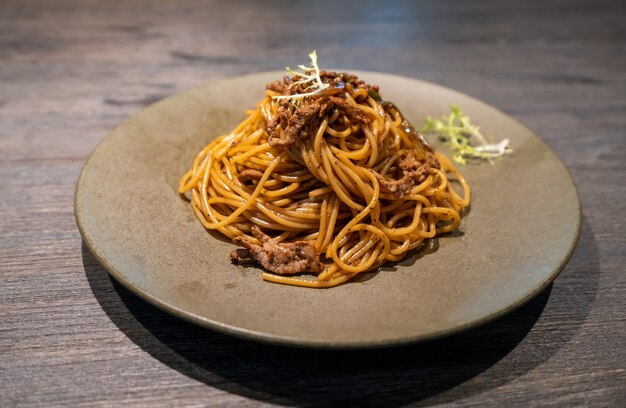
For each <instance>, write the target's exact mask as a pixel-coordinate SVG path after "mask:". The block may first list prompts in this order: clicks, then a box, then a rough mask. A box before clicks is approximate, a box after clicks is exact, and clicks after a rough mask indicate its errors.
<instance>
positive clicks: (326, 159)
mask: <svg viewBox="0 0 626 408" xmlns="http://www.w3.org/2000/svg"><path fill="white" fill-rule="evenodd" d="M313 62H314V69H315V70H314V69H313V68H304V67H303V68H304V69H305V73H293V75H292V76H291V77H285V78H284V79H283V80H282V81H276V82H273V83H271V84H268V86H267V90H266V95H265V97H264V98H263V100H262V101H261V102H260V103H259V104H258V106H257V107H256V109H254V110H251V111H248V112H247V118H246V119H245V120H244V121H243V122H241V123H240V124H239V125H237V127H236V128H235V129H234V130H233V131H232V132H230V133H229V134H226V135H223V136H220V137H218V138H216V139H214V140H213V141H212V142H210V143H209V144H208V145H207V146H206V147H205V148H204V149H202V151H200V152H199V153H198V155H197V156H196V157H195V159H194V161H193V165H192V167H191V169H190V170H189V171H187V173H185V175H184V176H183V177H182V179H181V181H180V185H179V192H180V193H181V194H185V196H186V197H187V198H188V199H189V201H190V204H191V206H192V208H193V210H194V211H195V213H196V215H197V216H198V219H199V220H200V222H201V223H202V225H204V227H205V228H206V229H209V230H217V231H219V232H220V233H222V234H223V235H225V236H227V237H229V238H231V239H232V240H233V242H235V243H237V244H239V245H241V246H243V247H244V248H243V249H239V250H236V251H234V252H233V253H232V254H231V258H232V259H233V261H234V262H237V263H244V262H254V263H258V264H261V266H263V267H264V268H265V269H266V271H265V272H264V273H263V278H264V279H265V280H267V281H271V282H276V283H283V284H290V285H298V286H306V287H317V288H320V287H331V286H336V285H338V284H341V283H343V282H346V281H347V280H349V279H350V278H352V277H353V276H355V275H357V274H359V273H362V272H366V271H371V270H374V269H376V268H377V267H379V266H380V265H381V264H383V263H384V262H387V261H391V262H394V261H399V260H401V259H403V258H404V257H405V256H406V255H407V253H409V252H410V251H411V250H413V249H415V248H418V247H419V246H420V245H422V243H423V242H424V241H425V240H427V239H428V238H433V237H434V236H436V235H438V234H443V233H446V232H450V231H453V230H455V229H456V228H457V227H458V225H459V223H460V220H461V216H462V214H463V211H464V209H465V208H467V207H468V205H469V199H470V188H469V186H468V184H467V182H466V181H465V179H464V178H463V176H462V175H461V174H460V173H459V172H458V171H457V169H456V168H455V167H454V165H453V164H452V163H451V161H450V160H449V159H448V158H446V157H445V156H443V155H441V154H440V153H438V152H435V151H434V150H433V149H432V148H431V147H430V146H429V145H428V144H427V143H426V141H425V140H424V139H423V138H422V137H421V136H420V135H419V133H418V132H416V131H415V130H414V129H413V127H411V125H410V124H409V123H408V122H407V121H406V119H405V118H404V117H403V116H402V114H401V113H400V111H399V110H398V109H397V108H396V107H395V106H394V105H393V104H391V103H388V102H384V101H382V99H381V98H380V96H379V94H378V87H377V86H374V85H369V84H366V83H365V82H363V81H361V80H359V79H358V78H357V77H356V76H354V75H350V74H345V73H344V74H340V73H334V72H324V71H322V72H320V71H319V70H316V69H317V66H316V64H315V61H313ZM313 76H314V78H313ZM311 78H313V79H311ZM453 181H456V184H458V185H460V187H461V189H462V194H459V193H458V192H457V191H456V189H455V187H454V186H453ZM303 273H309V274H314V275H317V276H316V278H315V279H311V278H309V277H307V276H302V274H303ZM287 275H298V276H287Z"/></svg>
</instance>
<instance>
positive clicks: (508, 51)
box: [0, 0, 626, 407]
mask: <svg viewBox="0 0 626 408" xmlns="http://www.w3.org/2000/svg"><path fill="white" fill-rule="evenodd" d="M308 3H311V4H310V5H308ZM383 3H384V2H379V1H366V2H353V3H350V4H347V3H342V2H341V3H340V2H331V1H321V2H298V1H295V0H294V1H290V2H284V3H279V2H263V3H261V2H254V1H249V2H238V1H227V2H222V3H218V2H206V3H202V4H201V3H199V2H195V1H179V2H162V3H160V2H148V1H133V2H123V1H89V2H82V1H55V2H47V1H41V2H30V1H7V0H5V1H2V2H0V197H1V199H0V232H1V235H0V279H1V280H0V395H1V400H0V405H3V406H34V405H56V406H81V405H110V406H119V405H122V404H129V405H131V406H144V405H146V406H147V405H149V406H235V405H237V406H257V405H266V404H267V405H271V404H278V405H314V406H318V405H319V406H400V405H406V404H408V405H416V406H421V405H431V404H451V405H459V406H522V407H525V406H529V405H547V406H572V405H578V406H580V405H583V406H594V407H598V406H618V405H620V404H623V403H624V398H626V279H625V277H624V272H625V271H624V269H625V268H624V265H625V264H626V239H625V237H626V234H625V233H624V231H625V230H626V222H624V216H625V215H626V204H625V202H626V182H625V181H624V176H626V172H625V170H626V165H625V164H624V163H626V161H625V159H624V158H625V157H626V40H625V39H626V23H625V22H626V6H625V5H626V3H624V2H620V1H598V0H596V1H589V2H577V3H576V4H573V3H572V2H570V1H556V2H549V4H545V2H543V1H533V2H519V3H518V2H511V3H504V2H501V1H496V0H494V1H472V2H463V1H455V2H445V4H444V2H438V1H426V2H420V4H414V3H412V2H408V1H404V2H397V3H395V2H394V3H393V5H387V6H385V5H383ZM314 48H317V50H318V53H319V55H320V60H321V61H322V63H323V65H327V66H335V67H345V68H353V69H362V70H373V71H382V72H390V73H395V74H401V75H407V76H412V77H417V78H421V79H424V80H427V81H432V82H436V83H440V84H442V85H445V86H448V87H451V88H454V89H458V90H460V91H462V92H464V93H467V94H470V95H473V96H475V97H477V98H479V99H482V100H484V101H486V102H487V103H490V104H492V105H495V106H497V107H499V108H500V109H502V110H503V111H505V112H507V113H508V114H510V115H512V116H514V117H515V118H517V119H519V120H520V121H521V122H523V123H524V124H526V125H527V126H528V127H530V128H531V129H533V130H534V131H535V132H536V133H537V134H539V135H540V136H541V137H542V138H544V140H545V141H546V142H547V143H548V144H549V145H550V146H551V147H552V148H553V149H554V150H555V151H556V152H557V154H558V155H559V156H560V157H561V158H562V159H563V161H564V162H565V164H566V165H567V166H568V167H569V169H570V170H571V172H572V175H573V177H574V179H575V181H576V183H577V185H578V187H579V189H580V195H581V198H582V202H583V213H584V216H583V225H582V234H581V237H580V242H579V244H578V247H577V249H576V252H575V253H574V255H573V257H572V259H571V260H570V262H569V264H568V265H567V266H566V267H565V269H564V270H563V272H562V273H561V275H560V276H559V277H558V279H557V280H556V281H555V282H554V284H553V285H552V286H551V287H550V288H548V289H547V290H546V291H544V292H543V293H542V294H541V295H539V296H538V297H537V298H536V299H535V300H533V301H531V302H530V303H528V304H527V305H526V306H524V307H522V308H521V309H519V310H517V311H516V312H514V313H512V314H510V315H509V316H506V317H505V318H502V319H500V320H498V321H496V322H494V323H492V324H489V325H487V326H485V327H481V328H478V329H476V330H473V331H470V332H468V333H465V334H461V335H457V336H454V337H452V338H448V339H444V340H440V341H435V342H430V343H426V344H421V345H414V346H410V347H403V348H399V349H389V350H379V351H355V352H345V351H344V352H333V351H316V350H302V349H287V348H282V347H276V346H267V345H261V344H256V343H252V342H248V341H243V340H239V339H237V338H232V337H229V336H225V335H222V334H219V333H215V332H212V331H208V330H204V329H200V328H197V327H194V326H191V325H189V324H187V323H184V322H181V321H179V320H177V319H175V318H173V317H170V316H169V315H166V314H165V313H163V312H160V311H159V310H157V309H155V308H153V307H151V306H149V305H148V304H147V303H145V302H143V301H142V300H139V299H138V298H137V297H135V296H133V295H132V294H130V293H129V292H128V291H126V290H125V289H124V288H122V287H120V286H119V285H118V284H116V283H114V282H112V281H111V279H110V278H109V277H108V275H107V274H106V272H105V270H104V269H103V268H102V267H101V266H100V265H99V264H98V262H97V261H96V260H95V259H94V258H93V257H92V256H91V255H90V253H89V252H88V251H87V250H86V249H85V246H84V245H83V244H82V242H81V238H80V236H79V233H78V231H77V228H76V225H75V222H74V215H73V205H72V195H73V193H74V185H75V182H76V179H77V176H78V174H79V171H80V169H81V166H82V165H83V162H84V161H85V159H86V158H87V156H88V155H89V153H90V152H91V150H92V149H93V148H94V147H95V146H96V144H97V143H98V142H99V141H100V140H101V139H102V138H103V137H104V136H105V135H106V134H107V133H108V132H109V131H110V130H111V129H113V127H115V125H116V124H118V123H119V122H121V121H122V120H123V119H124V118H126V117H128V116H129V115H131V114H133V113H135V112H137V111H139V110H140V109H142V108H143V107H144V106H146V105H148V104H150V103H151V102H153V101H156V100H158V99H160V98H163V97H165V96H167V95H170V94H172V93H175V92H177V91H180V90H183V89H185V88H189V87H193V86H196V85H198V84H201V83H203V82H205V81H211V80H215V79H219V78H224V77H228V76H234V75H238V74H244V73H250V72H255V71H262V70H273V69H280V68H281V67H283V66H285V65H293V64H294V63H297V62H299V61H304V60H303V58H306V54H307V53H308V52H309V51H310V50H312V49H314ZM538 182H541V180H538ZM622 406H623V405H622Z"/></svg>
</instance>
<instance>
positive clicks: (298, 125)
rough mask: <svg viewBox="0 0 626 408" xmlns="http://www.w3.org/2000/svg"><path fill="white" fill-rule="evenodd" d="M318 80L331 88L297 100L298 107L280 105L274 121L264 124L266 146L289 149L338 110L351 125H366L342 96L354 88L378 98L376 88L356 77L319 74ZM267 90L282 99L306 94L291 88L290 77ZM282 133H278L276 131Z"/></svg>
mask: <svg viewBox="0 0 626 408" xmlns="http://www.w3.org/2000/svg"><path fill="white" fill-rule="evenodd" d="M320 78H321V79H322V82H323V83H325V84H329V85H330V87H329V88H327V89H324V90H323V91H321V92H319V93H317V94H315V95H312V96H310V97H307V98H304V99H301V100H299V102H298V105H297V106H295V105H294V104H291V103H290V102H289V101H288V100H282V101H280V103H279V105H278V110H277V112H276V115H275V116H274V118H273V119H272V120H271V121H270V122H269V123H267V132H268V135H269V143H270V145H272V146H290V145H292V144H294V143H295V142H296V141H297V140H298V139H300V138H305V137H307V136H309V135H310V133H311V132H314V131H315V130H316V129H317V128H318V127H319V124H320V123H321V122H322V120H323V119H324V117H326V116H327V115H328V114H329V113H330V112H331V111H332V110H333V109H338V110H339V112H340V114H343V115H344V116H345V117H347V118H348V120H350V121H351V122H355V123H359V124H365V123H368V122H369V119H368V118H367V116H366V115H365V113H364V112H363V111H362V110H361V109H359V108H358V107H357V106H354V105H352V104H350V103H349V102H348V100H347V99H345V97H344V96H343V95H344V93H345V92H352V91H353V90H354V89H355V88H358V89H365V90H367V91H368V92H370V91H374V92H375V95H376V96H377V97H378V86H376V85H369V84H367V83H365V81H362V80H359V79H358V77H357V76H356V75H352V74H347V73H336V72H330V71H322V72H321V73H320ZM266 88H267V89H269V90H272V91H274V92H278V93H280V94H281V95H294V94H297V93H304V92H305V90H303V89H299V87H298V86H293V83H292V81H291V79H290V78H289V77H283V79H282V81H274V82H271V83H269V84H267V85H266ZM279 128H280V129H282V131H283V132H282V133H283V134H282V136H281V132H280V131H279V130H278V129H279Z"/></svg>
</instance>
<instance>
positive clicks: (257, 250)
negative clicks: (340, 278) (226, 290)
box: [230, 225, 323, 275]
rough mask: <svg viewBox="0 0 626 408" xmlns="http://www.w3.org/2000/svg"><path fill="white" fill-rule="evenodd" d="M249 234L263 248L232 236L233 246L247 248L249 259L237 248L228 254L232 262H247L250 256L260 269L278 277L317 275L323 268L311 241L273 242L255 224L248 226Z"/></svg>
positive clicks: (242, 238)
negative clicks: (301, 273)
mask: <svg viewBox="0 0 626 408" xmlns="http://www.w3.org/2000/svg"><path fill="white" fill-rule="evenodd" d="M252 235H254V237H255V238H257V239H258V240H259V241H261V243H262V244H263V245H262V246H261V245H256V244H254V243H252V242H250V241H249V240H247V239H246V238H244V237H235V238H234V239H233V243H235V244H238V245H242V246H244V247H245V248H247V250H248V251H249V253H248V254H249V255H250V256H247V255H248V254H246V253H244V252H243V251H242V250H241V249H237V250H235V251H233V252H231V254H230V259H231V261H232V262H234V263H237V264H242V263H249V261H250V257H252V258H254V259H255V260H256V261H257V262H258V263H260V264H261V266H262V267H263V268H265V269H267V270H268V271H270V272H274V273H276V274H279V275H293V274H295V273H300V272H313V273H319V272H321V271H322V269H323V264H322V263H321V262H320V260H319V253H318V252H317V251H316V250H315V246H314V244H313V242H312V241H296V242H281V243H277V242H276V241H274V240H273V239H272V238H270V237H269V236H268V235H266V234H264V233H263V232H262V231H261V230H260V229H259V228H258V227H257V226H256V225H255V226H253V227H252Z"/></svg>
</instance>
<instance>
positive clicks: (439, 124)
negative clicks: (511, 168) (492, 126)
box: [421, 106, 513, 164]
mask: <svg viewBox="0 0 626 408" xmlns="http://www.w3.org/2000/svg"><path fill="white" fill-rule="evenodd" d="M450 108H451V113H450V115H449V116H442V117H441V119H433V118H431V117H430V116H428V117H427V118H426V122H425V123H424V126H423V127H422V129H421V131H422V132H423V133H435V134H437V135H438V136H439V139H440V140H442V141H443V142H444V145H445V146H448V147H449V148H451V149H452V150H454V152H455V154H454V156H452V160H454V161H455V162H457V163H461V164H465V163H467V160H485V161H488V162H490V163H493V159H499V158H501V157H503V156H504V155H505V154H509V153H512V152H513V149H512V148H511V144H510V142H509V139H504V140H502V141H501V142H500V143H488V142H487V140H486V139H485V137H484V136H483V135H482V134H481V133H480V129H479V128H478V126H476V125H472V124H471V123H470V119H469V117H468V116H467V115H465V114H464V113H463V112H461V109H460V108H459V107H458V106H451V107H450ZM470 138H472V140H475V141H476V142H478V146H473V145H471V144H470Z"/></svg>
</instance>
